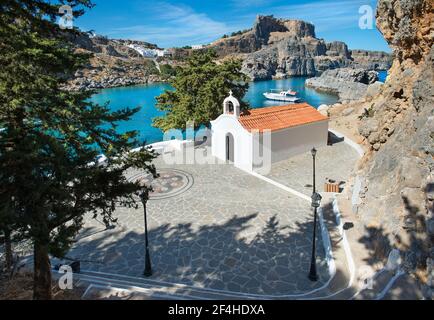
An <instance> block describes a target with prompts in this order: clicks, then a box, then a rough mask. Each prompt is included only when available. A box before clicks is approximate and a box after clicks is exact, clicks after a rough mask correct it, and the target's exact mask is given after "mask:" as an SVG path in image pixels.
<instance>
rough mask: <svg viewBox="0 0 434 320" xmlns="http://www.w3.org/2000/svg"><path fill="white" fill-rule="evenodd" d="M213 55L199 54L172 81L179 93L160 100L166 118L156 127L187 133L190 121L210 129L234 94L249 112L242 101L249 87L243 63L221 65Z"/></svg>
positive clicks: (158, 122)
mask: <svg viewBox="0 0 434 320" xmlns="http://www.w3.org/2000/svg"><path fill="white" fill-rule="evenodd" d="M215 58H216V54H215V52H213V51H206V52H199V51H198V52H195V53H194V54H193V55H192V57H191V58H190V59H189V60H188V63H187V65H186V66H185V67H183V68H180V69H179V71H178V72H177V74H176V76H175V77H174V78H173V79H172V80H171V81H170V83H171V85H172V86H173V88H174V89H175V90H174V91H172V90H170V91H166V92H165V93H163V94H162V95H160V96H159V97H157V101H158V103H157V107H158V109H159V110H162V111H165V113H166V114H165V116H162V117H158V118H155V119H154V126H156V127H158V128H161V129H162V130H164V131H167V130H170V129H175V128H176V129H185V128H186V122H187V121H194V123H195V126H196V128H198V127H200V126H201V125H206V126H208V125H209V122H210V121H211V120H214V119H216V118H217V117H218V116H219V115H220V114H221V113H222V111H223V106H222V103H223V100H224V99H225V98H226V97H227V96H228V94H229V91H230V90H232V91H233V93H234V96H235V97H237V98H238V99H239V100H240V102H241V109H242V110H246V109H248V107H249V106H248V104H247V103H245V102H243V101H242V98H243V97H244V95H245V94H246V92H247V90H248V88H249V83H248V78H247V76H245V75H244V74H243V73H242V72H241V62H240V61H238V60H228V61H225V62H223V63H219V64H217V63H216V62H215V61H214V60H215Z"/></svg>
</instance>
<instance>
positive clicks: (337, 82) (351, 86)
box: [306, 68, 382, 102]
mask: <svg viewBox="0 0 434 320" xmlns="http://www.w3.org/2000/svg"><path fill="white" fill-rule="evenodd" d="M377 80H378V73H377V72H376V71H366V70H365V69H352V68H340V69H333V70H327V71H325V72H324V73H323V74H322V75H321V76H320V77H316V78H310V79H307V80H306V86H307V87H310V88H314V89H316V90H319V91H323V92H328V93H332V94H336V95H338V96H339V99H340V100H341V101H343V102H350V101H356V100H360V99H362V98H364V97H365V96H366V94H367V91H368V89H369V88H370V85H373V84H375V86H376V87H377V86H381V85H382V84H381V83H376V82H377ZM371 90H373V89H371Z"/></svg>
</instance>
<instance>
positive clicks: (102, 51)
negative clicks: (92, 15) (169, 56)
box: [68, 33, 161, 90]
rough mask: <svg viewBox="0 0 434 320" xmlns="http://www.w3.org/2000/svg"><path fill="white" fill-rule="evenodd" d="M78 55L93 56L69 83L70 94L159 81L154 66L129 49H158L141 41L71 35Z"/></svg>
mask: <svg viewBox="0 0 434 320" xmlns="http://www.w3.org/2000/svg"><path fill="white" fill-rule="evenodd" d="M70 37H71V38H70V40H71V42H72V43H74V44H75V46H76V50H77V51H79V52H87V53H92V58H91V59H90V63H89V65H87V66H86V67H85V68H83V69H82V70H80V71H78V72H77V73H76V74H75V77H74V79H71V81H70V82H69V86H68V87H69V89H71V90H85V89H100V88H109V87H119V86H128V85H136V84H143V83H148V82H155V81H160V80H161V79H160V75H159V71H158V69H157V67H156V65H155V62H154V61H152V60H151V59H146V58H144V57H143V56H142V55H141V54H140V53H139V52H137V51H136V50H134V49H132V48H130V47H129V45H138V46H141V47H143V48H148V49H158V47H157V46H156V45H154V44H150V43H147V42H142V41H131V40H116V39H108V38H106V37H101V36H92V35H89V34H88V33H79V34H76V35H72V34H71V35H70Z"/></svg>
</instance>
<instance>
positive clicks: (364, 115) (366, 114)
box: [359, 105, 375, 120]
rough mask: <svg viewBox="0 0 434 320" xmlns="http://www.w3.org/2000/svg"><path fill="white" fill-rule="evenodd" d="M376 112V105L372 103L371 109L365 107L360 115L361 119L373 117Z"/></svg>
mask: <svg viewBox="0 0 434 320" xmlns="http://www.w3.org/2000/svg"><path fill="white" fill-rule="evenodd" d="M374 114H375V110H374V106H373V105H372V106H371V107H369V109H366V108H365V109H364V110H363V113H362V115H360V116H359V120H363V119H364V118H372V117H373V116H374Z"/></svg>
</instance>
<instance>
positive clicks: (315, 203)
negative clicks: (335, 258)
mask: <svg viewBox="0 0 434 320" xmlns="http://www.w3.org/2000/svg"><path fill="white" fill-rule="evenodd" d="M316 153H317V150H316V149H315V148H313V149H312V158H313V193H312V207H313V209H314V218H313V239H312V258H311V261H310V271H309V279H310V280H311V281H318V274H317V271H316V220H317V215H318V214H317V212H318V208H319V207H320V206H321V199H322V197H321V195H320V194H319V193H317V192H316V177H315V157H316Z"/></svg>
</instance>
